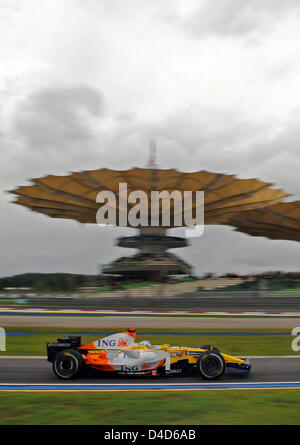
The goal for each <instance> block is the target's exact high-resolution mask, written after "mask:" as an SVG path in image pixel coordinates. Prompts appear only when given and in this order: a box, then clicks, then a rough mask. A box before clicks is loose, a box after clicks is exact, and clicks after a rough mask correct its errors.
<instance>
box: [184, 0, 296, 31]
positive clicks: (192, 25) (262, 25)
mask: <svg viewBox="0 0 300 445" xmlns="http://www.w3.org/2000/svg"><path fill="white" fill-rule="evenodd" d="M299 7H300V5H299V2H298V0H287V1H281V0H263V1H261V0H247V1H240V0H205V1H204V2H203V3H202V5H201V6H200V7H198V8H197V9H195V10H194V11H193V12H192V13H191V14H190V15H189V16H188V17H187V18H186V19H184V20H183V27H184V28H185V29H186V30H188V31H190V32H192V33H193V34H195V35H198V36H205V35H216V36H232V37H237V36H244V35H247V34H249V33H252V32H253V31H257V30H264V31H266V30H267V29H269V28H270V27H271V26H273V25H274V23H275V22H276V21H278V20H282V19H283V17H284V16H285V15H288V14H293V13H295V12H297V13H298V12H299Z"/></svg>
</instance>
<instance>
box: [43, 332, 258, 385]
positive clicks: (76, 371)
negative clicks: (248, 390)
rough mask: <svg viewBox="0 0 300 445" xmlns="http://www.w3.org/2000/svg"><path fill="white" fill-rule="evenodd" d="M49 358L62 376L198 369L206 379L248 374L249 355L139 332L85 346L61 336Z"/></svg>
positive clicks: (164, 373) (50, 349)
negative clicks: (155, 339) (142, 336)
mask: <svg viewBox="0 0 300 445" xmlns="http://www.w3.org/2000/svg"><path fill="white" fill-rule="evenodd" d="M47 353H48V361H49V362H52V364H53V371H54V373H55V374H56V376H57V377H59V378H61V379H65V380H67V379H73V378H76V377H80V376H81V375H82V374H83V373H84V371H85V370H87V369H93V370H96V371H100V372H102V373H106V374H107V373H110V375H112V374H119V375H141V374H144V375H145V374H150V375H152V376H157V375H161V376H167V375H189V374H193V373H196V374H198V375H199V376H201V377H203V378H205V379H210V380H213V379H218V378H220V377H221V376H222V375H223V374H224V373H225V372H226V373H228V372H229V373H230V372H231V373H233V372H236V373H241V374H248V373H249V372H250V370H251V364H250V363H249V360H248V359H245V358H243V359H242V358H236V357H232V356H230V355H227V354H223V353H220V351H219V350H218V349H217V348H216V347H214V346H212V345H204V346H201V347H200V348H194V347H186V346H170V345H168V344H164V345H152V344H151V343H150V342H149V341H147V340H143V341H141V342H139V343H136V332H135V329H134V328H129V329H128V331H127V332H121V333H117V334H112V335H109V336H107V337H104V338H101V339H99V340H96V341H94V342H92V343H88V344H86V345H83V346H81V337H74V336H68V337H63V338H59V339H58V340H57V343H47Z"/></svg>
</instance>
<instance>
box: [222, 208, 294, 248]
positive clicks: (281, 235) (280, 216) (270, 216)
mask: <svg viewBox="0 0 300 445" xmlns="http://www.w3.org/2000/svg"><path fill="white" fill-rule="evenodd" d="M227 224H229V225H232V226H234V227H235V230H237V231H238V232H244V233H248V234H249V235H252V236H265V237H267V238H271V239H282V240H293V241H300V201H293V202H281V203H278V204H275V205H272V206H270V207H264V208H260V209H255V210H250V211H247V212H242V213H238V214H237V215H232V217H231V218H230V219H229V220H228V223H227Z"/></svg>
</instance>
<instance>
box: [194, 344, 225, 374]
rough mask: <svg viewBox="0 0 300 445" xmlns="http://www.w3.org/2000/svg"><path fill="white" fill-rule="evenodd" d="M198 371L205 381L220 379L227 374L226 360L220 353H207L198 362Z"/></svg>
mask: <svg viewBox="0 0 300 445" xmlns="http://www.w3.org/2000/svg"><path fill="white" fill-rule="evenodd" d="M197 369H198V371H199V373H200V375H201V376H202V377H204V378H205V379H210V380H214V379H218V378H220V377H221V376H222V375H223V374H224V372H225V360H224V358H223V356H222V355H221V354H220V353H219V352H218V351H215V350H210V351H205V352H203V353H202V354H201V355H200V356H199V358H198V360H197Z"/></svg>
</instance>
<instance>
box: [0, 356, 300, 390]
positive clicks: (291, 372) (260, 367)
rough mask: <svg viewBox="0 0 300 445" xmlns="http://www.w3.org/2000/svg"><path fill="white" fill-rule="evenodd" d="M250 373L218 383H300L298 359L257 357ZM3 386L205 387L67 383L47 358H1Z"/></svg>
mask: <svg viewBox="0 0 300 445" xmlns="http://www.w3.org/2000/svg"><path fill="white" fill-rule="evenodd" d="M250 361H251V363H252V372H251V373H250V374H249V375H248V376H243V375H224V376H223V377H222V379H220V380H219V381H218V382H224V383H258V382H268V383H272V382H300V355H299V356H297V357H290V356H287V357H268V358H267V357H259V358H258V357H256V358H250ZM3 383H29V384H62V383H63V384H65V385H74V384H75V383H76V384H102V385H109V384H123V385H127V384H149V383H156V384H157V383H158V384H166V383H168V384H178V383H185V384H194V383H207V380H203V379H201V378H197V377H175V376H172V377H168V378H162V377H150V376H139V377H134V376H127V377H114V378H112V377H111V376H109V375H108V376H107V377H104V378H103V377H101V378H96V377H92V378H86V377H85V378H81V379H76V380H72V381H70V382H68V381H64V380H60V379H58V378H57V377H56V376H55V375H54V374H53V371H52V364H51V363H49V362H47V359H46V358H31V357H27V358H16V357H13V358H4V357H0V385H1V384H3Z"/></svg>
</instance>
